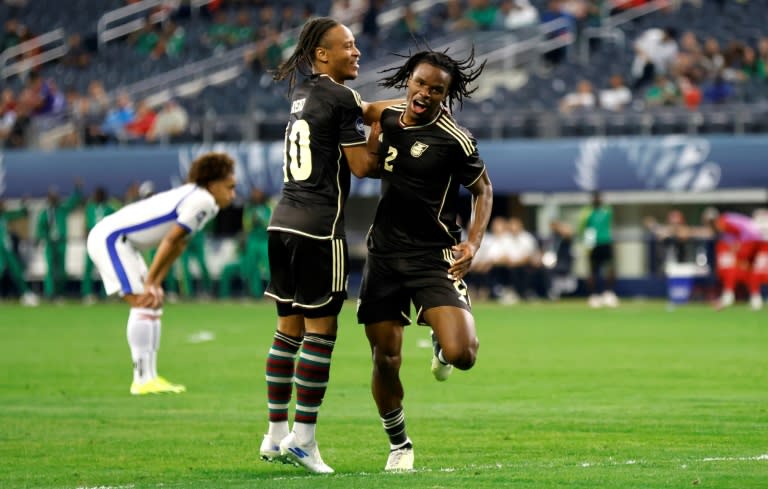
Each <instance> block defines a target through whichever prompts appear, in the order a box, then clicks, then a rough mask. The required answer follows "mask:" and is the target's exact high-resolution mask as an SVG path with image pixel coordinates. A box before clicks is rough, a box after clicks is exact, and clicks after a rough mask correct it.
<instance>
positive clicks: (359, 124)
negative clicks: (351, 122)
mask: <svg viewBox="0 0 768 489" xmlns="http://www.w3.org/2000/svg"><path fill="white" fill-rule="evenodd" d="M355 129H357V132H358V133H360V135H361V136H362V135H364V134H365V127H364V125H363V118H362V117H358V118H357V120H356V121H355Z"/></svg>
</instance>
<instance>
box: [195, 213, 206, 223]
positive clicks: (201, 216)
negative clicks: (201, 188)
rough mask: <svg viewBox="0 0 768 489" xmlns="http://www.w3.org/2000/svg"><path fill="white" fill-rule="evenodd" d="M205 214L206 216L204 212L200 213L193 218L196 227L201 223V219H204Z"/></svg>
mask: <svg viewBox="0 0 768 489" xmlns="http://www.w3.org/2000/svg"><path fill="white" fill-rule="evenodd" d="M205 214H206V213H205V211H200V212H198V213H197V215H196V216H195V219H197V225H198V226H199V225H200V224H201V223H202V222H203V219H205Z"/></svg>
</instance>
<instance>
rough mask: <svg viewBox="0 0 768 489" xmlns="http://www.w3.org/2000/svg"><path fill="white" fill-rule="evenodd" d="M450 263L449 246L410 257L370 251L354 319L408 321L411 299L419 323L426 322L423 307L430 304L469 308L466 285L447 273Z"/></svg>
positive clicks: (360, 320) (428, 307)
mask: <svg viewBox="0 0 768 489" xmlns="http://www.w3.org/2000/svg"><path fill="white" fill-rule="evenodd" d="M452 263H453V255H452V253H451V250H450V248H446V249H443V250H438V251H434V252H427V253H425V254H423V255H418V256H411V257H385V256H381V255H373V254H370V253H369V254H368V259H367V260H366V262H365V269H364V271H363V283H362V285H361V287H360V299H359V301H358V307H357V322H358V323H360V324H373V323H378V322H380V321H400V322H401V323H402V324H403V325H407V324H411V319H410V316H411V315H410V305H411V302H413V305H414V307H415V308H416V322H417V323H418V324H421V325H424V324H426V323H425V322H424V317H423V313H424V311H426V310H427V309H430V308H432V307H438V306H455V307H459V308H461V309H466V310H467V311H471V310H472V305H471V302H470V300H469V294H468V293H467V285H466V284H465V283H464V281H463V280H454V279H453V278H451V277H449V275H448V268H449V267H450V265H451V264H452Z"/></svg>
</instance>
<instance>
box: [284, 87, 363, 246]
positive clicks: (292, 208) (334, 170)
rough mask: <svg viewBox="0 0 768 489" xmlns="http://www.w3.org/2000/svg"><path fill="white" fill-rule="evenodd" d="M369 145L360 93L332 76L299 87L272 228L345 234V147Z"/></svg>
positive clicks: (320, 236) (317, 234)
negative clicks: (280, 193) (279, 195)
mask: <svg viewBox="0 0 768 489" xmlns="http://www.w3.org/2000/svg"><path fill="white" fill-rule="evenodd" d="M363 143H365V132H364V128H363V111H362V105H361V101H360V95H358V93H357V92H355V91H354V90H352V89H351V88H347V87H345V86H344V85H341V84H338V83H336V82H334V81H333V80H332V79H331V78H330V77H328V76H327V75H312V76H311V77H310V78H308V79H307V80H305V81H304V82H303V83H302V84H301V85H300V86H299V87H297V88H296V90H295V91H294V94H293V99H292V101H291V116H290V119H289V121H288V126H287V127H286V129H285V148H284V153H283V193H282V197H281V199H280V202H279V203H278V204H277V207H276V208H275V211H274V213H273V214H272V220H271V222H270V224H269V229H270V230H273V231H286V232H290V233H296V234H302V235H305V236H309V237H312V238H318V239H330V238H332V237H341V236H344V204H345V202H346V201H347V196H348V195H349V183H350V170H349V164H348V163H347V158H346V157H345V156H344V152H343V151H342V147H343V146H353V145H358V144H363Z"/></svg>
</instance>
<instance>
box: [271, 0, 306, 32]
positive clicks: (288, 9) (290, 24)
mask: <svg viewBox="0 0 768 489" xmlns="http://www.w3.org/2000/svg"><path fill="white" fill-rule="evenodd" d="M301 25H302V22H301V20H300V19H298V18H297V17H296V7H295V6H294V5H293V4H290V3H289V4H286V5H283V7H282V10H280V20H279V21H278V24H277V30H278V31H280V32H286V31H290V30H294V29H297V28H298V27H300V26H301Z"/></svg>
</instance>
